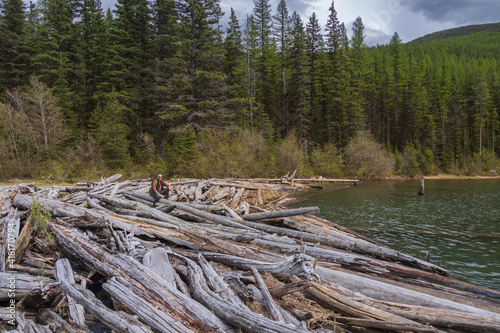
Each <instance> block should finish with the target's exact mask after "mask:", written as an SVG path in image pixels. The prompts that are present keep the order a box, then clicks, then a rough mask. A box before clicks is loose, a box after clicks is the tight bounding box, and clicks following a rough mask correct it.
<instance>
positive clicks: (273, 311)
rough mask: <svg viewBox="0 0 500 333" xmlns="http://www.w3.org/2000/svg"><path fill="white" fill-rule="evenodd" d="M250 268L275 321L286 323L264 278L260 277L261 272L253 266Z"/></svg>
mask: <svg viewBox="0 0 500 333" xmlns="http://www.w3.org/2000/svg"><path fill="white" fill-rule="evenodd" d="M250 268H251V270H252V274H253V276H254V277H255V281H256V282H257V286H258V287H259V289H260V291H261V292H262V295H263V296H264V305H265V306H266V308H267V309H268V310H269V312H270V313H271V315H272V316H273V318H274V320H279V321H282V322H284V321H285V320H284V319H283V316H282V315H281V313H280V311H279V309H278V307H277V306H276V303H274V300H273V297H272V296H271V293H270V292H269V289H267V286H266V283H265V282H264V280H263V279H262V276H261V275H260V273H259V271H258V270H257V268H255V266H252V267H250Z"/></svg>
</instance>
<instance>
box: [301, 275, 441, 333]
mask: <svg viewBox="0 0 500 333" xmlns="http://www.w3.org/2000/svg"><path fill="white" fill-rule="evenodd" d="M306 294H307V295H308V296H309V297H312V298H314V299H315V300H318V301H320V302H321V303H324V304H326V305H328V306H329V307H332V308H334V309H336V310H338V311H341V312H343V313H347V314H349V315H351V316H355V317H356V318H361V319H376V320H382V321H389V322H395V323H403V324H410V325H414V326H416V327H422V328H425V326H424V325H421V324H419V323H417V322H414V321H412V320H409V319H406V318H404V317H401V316H397V315H394V314H392V313H389V312H387V311H382V310H379V309H376V308H374V307H371V306H367V305H365V304H362V303H359V302H356V301H354V300H352V299H350V298H347V297H345V296H343V295H341V294H339V293H337V292H335V291H333V290H331V289H328V288H325V287H323V286H321V285H320V284H318V283H314V282H313V283H312V284H311V287H310V288H308V289H307V290H306ZM427 328H428V327H427ZM434 332H437V329H434Z"/></svg>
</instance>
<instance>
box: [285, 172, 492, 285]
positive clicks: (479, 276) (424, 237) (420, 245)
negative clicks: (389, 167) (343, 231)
mask: <svg viewBox="0 0 500 333" xmlns="http://www.w3.org/2000/svg"><path fill="white" fill-rule="evenodd" d="M419 184H420V181H416V180H415V181H379V182H360V184H359V186H356V187H355V186H351V187H349V188H347V189H340V190H336V191H329V189H332V188H333V187H334V186H337V187H338V186H339V185H329V186H326V187H325V188H324V189H323V190H314V191H308V192H307V193H306V196H307V197H308V199H307V201H303V202H301V203H298V204H295V205H293V206H294V207H303V206H319V208H320V210H321V212H320V213H319V214H318V216H320V217H323V218H325V219H328V220H330V221H333V222H336V223H338V224H341V225H343V226H345V227H348V228H351V229H353V230H356V231H358V232H359V233H361V234H364V235H366V236H368V237H370V238H372V239H374V240H376V241H378V242H381V243H384V244H386V245H389V246H390V247H392V248H394V249H396V250H399V251H401V252H404V253H407V254H411V255H413V256H415V257H418V258H421V259H425V256H426V254H427V252H428V251H429V249H432V255H431V261H432V263H434V264H436V265H439V266H441V267H443V268H445V269H447V270H449V271H450V272H451V273H452V274H453V275H454V276H455V277H456V278H459V279H461V280H464V281H467V282H470V283H473V284H477V285H479V286H483V287H488V288H492V289H496V290H500V180H499V179H493V180H492V179H485V180H426V181H425V195H424V196H423V197H419V196H417V192H418V189H419Z"/></svg>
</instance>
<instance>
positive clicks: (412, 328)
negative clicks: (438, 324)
mask: <svg viewBox="0 0 500 333" xmlns="http://www.w3.org/2000/svg"><path fill="white" fill-rule="evenodd" d="M335 320H336V321H337V322H339V323H344V324H348V325H352V326H360V327H369V328H378V329H382V330H384V331H396V332H400V331H409V332H422V333H432V332H437V330H436V328H433V327H422V325H414V324H405V323H396V322H389V321H383V320H375V319H360V318H348V317H335Z"/></svg>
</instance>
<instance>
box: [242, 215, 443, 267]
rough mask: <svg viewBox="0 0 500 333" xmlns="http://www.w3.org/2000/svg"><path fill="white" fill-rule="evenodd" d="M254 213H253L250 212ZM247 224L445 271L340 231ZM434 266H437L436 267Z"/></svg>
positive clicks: (297, 237) (298, 237) (303, 239)
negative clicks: (304, 230) (314, 230)
mask: <svg viewBox="0 0 500 333" xmlns="http://www.w3.org/2000/svg"><path fill="white" fill-rule="evenodd" d="M256 214H261V213H256ZM249 215H252V214H249ZM243 218H244V219H245V220H246V216H243ZM245 224H246V225H247V226H249V227H252V228H254V229H258V230H261V231H266V232H268V233H276V234H278V235H283V236H288V237H291V238H294V239H301V240H302V241H304V242H311V243H320V244H324V245H327V246H331V247H334V248H338V249H342V250H346V251H353V252H356V253H362V254H368V255H371V256H373V257H375V258H381V259H384V260H393V261H399V262H402V263H405V264H407V265H410V266H414V267H420V268H422V269H427V268H428V267H433V270H436V271H440V272H443V271H445V270H444V269H442V268H440V267H438V266H435V265H433V266H429V265H427V264H426V265H423V266H422V265H421V264H422V262H421V261H419V260H418V259H416V258H414V257H412V256H409V255H406V254H403V253H401V252H399V251H396V250H393V249H389V248H385V247H381V246H377V245H375V244H371V243H368V242H365V241H362V240H356V239H353V238H351V239H349V238H347V237H346V236H341V235H339V234H338V233H337V234H335V233H334V232H332V233H331V234H330V235H328V236H326V235H318V234H313V233H310V232H303V231H295V230H290V229H285V228H280V227H274V226H270V225H266V224H262V223H255V222H249V221H248V222H245ZM434 267H436V268H435V269H434Z"/></svg>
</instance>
